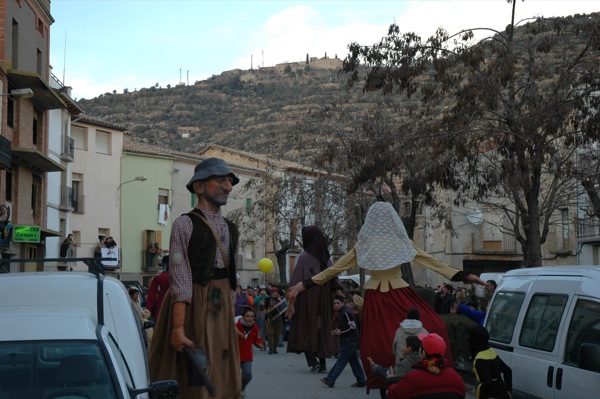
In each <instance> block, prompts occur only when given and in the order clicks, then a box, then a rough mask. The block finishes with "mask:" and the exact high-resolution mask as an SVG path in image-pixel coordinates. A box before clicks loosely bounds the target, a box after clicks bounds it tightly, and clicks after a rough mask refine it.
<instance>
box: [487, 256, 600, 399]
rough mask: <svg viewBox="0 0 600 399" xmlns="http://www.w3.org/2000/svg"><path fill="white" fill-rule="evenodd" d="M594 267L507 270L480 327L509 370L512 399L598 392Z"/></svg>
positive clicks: (598, 293) (597, 274)
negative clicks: (483, 328)
mask: <svg viewBox="0 0 600 399" xmlns="http://www.w3.org/2000/svg"><path fill="white" fill-rule="evenodd" d="M598 287H600V267H597V266H596V267H593V266H588V267H585V266H561V267H534V268H530V269H518V270H511V271H509V272H507V273H505V274H504V276H503V277H502V280H501V281H500V283H499V284H498V287H497V288H496V291H495V294H494V296H493V297H492V301H491V304H490V307H489V310H488V314H487V318H486V321H485V326H486V328H487V329H488V331H489V333H490V345H491V346H492V347H493V348H494V349H495V350H496V352H497V353H498V355H499V356H500V357H501V358H502V360H504V361H505V362H506V364H508V365H509V366H510V367H511V368H512V375H513V395H512V397H513V398H525V397H526V398H544V399H561V398H569V399H571V398H578V399H583V398H597V397H598V392H600V289H599V288H598Z"/></svg>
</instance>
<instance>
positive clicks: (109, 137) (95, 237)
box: [70, 115, 126, 272]
mask: <svg viewBox="0 0 600 399" xmlns="http://www.w3.org/2000/svg"><path fill="white" fill-rule="evenodd" d="M125 130H126V129H125V128H124V127H123V126H120V125H117V124H114V123H110V122H106V121H103V120H100V119H97V118H93V117H90V116H85V115H80V116H78V117H73V119H72V124H71V136H72V139H73V146H74V161H73V162H72V163H71V176H70V184H71V189H70V191H71V208H72V209H73V212H72V214H71V221H70V224H71V233H72V234H73V237H74V241H75V243H76V246H77V256H78V257H92V256H94V250H95V248H96V246H97V245H98V242H99V241H100V240H102V239H104V238H107V237H113V238H114V240H115V241H116V242H117V251H116V256H117V257H120V255H121V254H120V253H119V252H120V251H119V250H120V249H121V230H120V213H121V211H120V200H119V191H120V189H121V183H122V182H121V180H120V178H121V156H122V152H123V135H124V132H125ZM111 257H112V256H111ZM105 266H108V267H109V270H113V271H115V272H117V271H118V270H119V268H120V261H119V262H116V263H110V264H105ZM75 269H81V270H87V268H86V266H85V265H83V263H80V264H77V265H76V267H75Z"/></svg>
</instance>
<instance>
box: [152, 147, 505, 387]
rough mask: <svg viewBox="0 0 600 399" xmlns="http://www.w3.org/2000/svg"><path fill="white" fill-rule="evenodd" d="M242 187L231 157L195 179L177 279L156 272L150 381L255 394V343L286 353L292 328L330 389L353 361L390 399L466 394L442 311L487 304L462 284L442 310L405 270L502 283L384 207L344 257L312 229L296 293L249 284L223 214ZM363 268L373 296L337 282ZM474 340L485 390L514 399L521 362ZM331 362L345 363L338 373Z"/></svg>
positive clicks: (364, 379)
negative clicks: (514, 376) (419, 240)
mask: <svg viewBox="0 0 600 399" xmlns="http://www.w3.org/2000/svg"><path fill="white" fill-rule="evenodd" d="M237 183H239V178H238V177H237V176H236V175H235V174H234V173H233V172H232V171H231V169H229V167H228V166H227V164H226V163H225V162H224V161H223V160H222V159H219V158H209V159H206V160H204V161H202V162H200V163H199V164H198V165H196V168H195V170H194V175H193V176H192V178H191V179H190V181H189V183H188V184H187V185H186V187H187V189H188V190H189V191H190V192H191V193H193V194H195V195H196V197H197V200H198V201H197V205H196V206H195V207H194V208H193V209H192V210H191V211H190V212H189V213H187V214H184V215H181V216H179V217H178V218H177V219H176V220H175V221H174V223H173V227H172V232H171V237H170V243H169V249H170V257H169V258H168V261H167V267H166V269H167V270H165V272H164V273H168V274H167V276H166V277H164V276H163V277H162V278H161V279H163V280H164V279H167V280H168V283H169V284H168V285H166V286H160V284H159V282H160V281H161V279H159V277H161V275H162V274H161V275H159V276H158V277H156V278H155V280H156V284H155V285H156V287H159V286H160V288H157V290H158V291H159V293H160V295H162V297H160V299H159V296H160V295H157V296H156V300H155V302H153V303H154V304H155V305H154V306H155V315H154V316H155V322H156V324H155V329H154V330H155V331H154V336H153V339H152V341H151V344H150V347H149V369H150V377H151V381H157V380H164V379H174V380H177V382H178V385H179V388H180V397H181V398H184V399H185V398H208V397H217V398H224V399H225V398H226V399H231V398H234V399H236V398H244V397H245V392H246V388H247V386H248V383H249V382H250V380H251V379H252V362H253V350H254V348H255V347H256V348H258V349H259V350H267V347H268V350H269V354H270V355H276V354H278V353H279V352H278V350H279V348H281V347H282V346H283V335H284V334H285V326H286V325H287V324H289V326H290V327H289V335H288V345H287V351H288V352H290V353H297V354H303V355H304V356H305V358H306V362H307V366H308V367H309V370H310V371H311V372H315V373H322V374H325V375H324V376H323V377H322V378H321V379H320V380H321V382H322V383H323V384H325V385H327V386H328V387H330V388H334V386H335V383H336V380H337V378H338V377H339V375H340V374H341V373H342V371H343V370H344V368H345V367H346V366H347V365H348V364H350V368H351V370H352V373H353V375H354V377H355V382H354V383H353V384H352V387H357V388H364V387H366V389H367V392H369V391H370V390H379V392H380V395H381V397H382V398H387V397H390V398H414V397H425V396H427V395H434V396H435V395H437V396H436V397H438V396H439V397H447V398H454V397H456V398H463V397H464V396H465V384H464V382H463V380H462V379H461V377H460V375H458V374H457V373H456V372H455V371H454V369H453V359H452V352H451V350H450V345H449V342H450V340H449V338H448V332H447V330H446V325H445V323H444V322H443V321H442V320H441V318H440V317H439V314H443V313H455V314H456V313H463V314H466V315H468V316H469V317H475V315H473V314H471V315H469V312H468V311H466V310H465V309H470V310H472V311H473V312H480V313H483V314H484V315H485V309H483V310H482V309H480V308H479V304H476V303H472V302H471V301H469V298H470V295H469V293H468V292H466V290H463V289H462V288H461V289H458V290H454V288H453V287H452V285H451V284H445V285H443V286H440V287H439V295H436V303H435V306H433V307H432V306H431V305H430V304H429V303H427V302H426V301H425V300H424V299H423V298H422V297H421V296H420V295H419V294H418V293H416V291H415V290H414V289H413V288H412V287H411V286H410V285H409V284H407V282H406V281H404V280H403V279H402V273H401V265H403V264H406V263H408V262H416V263H418V264H420V265H422V266H424V267H426V268H428V269H429V270H432V271H434V272H436V273H438V274H440V275H441V276H443V277H444V278H446V279H447V280H449V281H452V282H465V283H476V284H480V285H484V286H487V287H488V289H489V290H490V291H491V290H493V289H494V288H495V283H494V282H493V281H488V282H484V281H482V280H481V279H480V278H479V277H477V276H476V275H474V274H471V273H469V272H467V271H463V270H460V269H457V268H455V267H453V266H451V265H449V264H446V263H444V262H441V261H440V260H438V259H435V258H434V257H432V256H431V255H429V254H427V253H426V252H424V251H422V250H420V249H419V248H417V247H415V246H414V244H413V243H412V241H411V240H410V239H409V238H408V234H407V233H406V230H405V228H404V225H403V223H402V221H401V220H400V218H399V216H398V214H397V212H396V211H395V210H394V209H393V207H392V206H391V204H388V203H385V202H376V203H374V204H373V205H372V206H371V207H370V208H369V211H368V213H367V216H366V219H365V222H364V224H363V226H362V228H361V229H360V232H359V234H358V239H357V242H356V244H355V246H354V247H353V248H352V249H351V250H350V251H348V253H346V254H345V255H344V256H342V257H341V258H340V259H339V260H338V261H337V262H335V263H333V262H332V260H331V257H330V254H329V252H328V250H327V244H326V240H325V237H324V234H323V232H322V231H321V229H320V228H319V227H318V226H306V227H304V228H303V230H302V246H303V252H302V253H301V255H300V256H299V257H298V258H297V262H296V265H295V268H294V271H293V273H292V276H291V279H290V280H291V281H290V287H289V288H288V289H287V291H285V290H284V289H283V288H284V287H277V286H271V285H265V286H262V285H261V286H258V287H246V286H240V285H238V283H237V273H236V264H235V261H236V256H235V254H236V251H237V247H238V243H239V232H238V229H237V226H236V225H235V224H234V223H233V222H231V221H230V220H228V219H226V218H225V217H223V215H222V213H221V207H222V206H223V205H225V204H226V203H227V200H228V197H229V194H230V193H231V191H232V189H233V186H235V185H236V184H237ZM354 267H359V268H362V269H365V270H368V271H369V272H370V279H369V281H368V282H367V283H366V285H365V287H364V298H363V297H361V296H358V295H354V296H349V295H347V294H344V293H343V291H342V287H341V285H339V282H338V281H337V276H338V275H339V274H340V273H341V272H343V271H346V270H349V269H351V268H354ZM153 284H154V281H153ZM156 305H158V306H156ZM474 320H475V318H474ZM479 322H480V321H479ZM363 326H367V327H366V328H362V327H363ZM477 326H478V327H480V328H483V330H485V328H484V327H482V326H481V324H478V325H477ZM469 344H470V348H471V351H472V356H473V359H474V360H475V372H476V376H477V378H478V379H479V381H480V385H479V387H478V390H477V397H478V398H488V397H502V398H504V397H510V390H511V374H510V368H508V367H506V365H505V364H504V363H503V362H502V360H501V359H500V358H499V357H498V356H497V354H495V352H494V351H493V350H492V349H490V348H489V345H487V338H486V336H485V333H483V332H482V331H481V329H479V330H473V331H472V332H471V331H470V341H469ZM190 351H196V352H199V353H200V356H201V358H202V361H201V362H197V363H190V360H189V357H188V355H187V354H188V353H190ZM328 358H329V359H333V358H335V359H336V360H335V363H334V364H333V366H331V368H330V369H329V371H328V370H327V365H326V359H328ZM198 364H199V365H200V366H198ZM194 368H195V371H196V372H199V373H201V374H202V375H204V376H206V377H207V378H208V380H210V382H211V384H210V385H211V386H210V389H209V387H208V386H207V384H205V383H198V381H196V379H195V378H193V375H194V374H193V373H192V372H191V371H190V370H192V369H194ZM427 397H429V396H427Z"/></svg>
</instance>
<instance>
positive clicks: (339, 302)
mask: <svg viewBox="0 0 600 399" xmlns="http://www.w3.org/2000/svg"><path fill="white" fill-rule="evenodd" d="M333 309H334V310H335V312H336V319H335V324H336V328H335V329H334V330H333V331H331V334H333V335H338V336H339V337H340V342H341V344H342V345H341V348H340V352H339V353H338V358H337V361H336V362H335V364H334V365H333V367H332V368H331V370H329V373H328V374H327V376H326V377H325V378H321V382H322V383H323V384H325V385H327V386H328V387H329V388H333V386H334V385H335V380H337V378H338V377H339V376H340V374H341V373H342V371H343V370H344V368H346V365H347V364H348V363H350V367H351V368H352V374H354V377H356V382H355V383H354V384H352V387H353V388H359V387H364V386H365V385H366V383H367V377H366V376H365V371H364V370H363V367H362V364H361V363H360V357H359V356H358V343H359V341H360V334H359V332H358V328H357V326H356V319H355V317H354V313H353V312H352V309H350V307H348V305H346V300H345V298H344V297H343V296H341V295H336V296H335V299H334V300H333Z"/></svg>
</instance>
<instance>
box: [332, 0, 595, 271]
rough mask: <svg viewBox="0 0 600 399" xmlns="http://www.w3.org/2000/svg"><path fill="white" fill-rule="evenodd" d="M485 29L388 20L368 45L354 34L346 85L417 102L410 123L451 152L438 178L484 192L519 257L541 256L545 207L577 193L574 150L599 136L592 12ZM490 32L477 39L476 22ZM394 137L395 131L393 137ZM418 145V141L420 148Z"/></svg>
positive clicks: (437, 148)
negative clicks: (452, 30)
mask: <svg viewBox="0 0 600 399" xmlns="http://www.w3.org/2000/svg"><path fill="white" fill-rule="evenodd" d="M508 2H509V3H511V5H512V17H511V20H510V23H509V24H508V25H507V27H506V29H505V30H504V31H495V30H493V29H488V28H478V29H472V30H464V31H461V32H458V33H456V34H454V35H449V34H448V33H447V32H446V31H445V30H443V29H439V30H438V31H437V32H436V33H435V34H434V35H433V36H431V37H429V38H428V39H426V40H422V39H421V37H419V36H418V35H416V34H414V33H407V34H401V33H400V28H399V27H398V26H397V25H395V24H393V25H391V26H390V29H389V32H388V35H387V36H386V37H384V38H383V39H382V40H381V41H380V42H379V43H377V44H375V45H373V46H366V47H365V46H361V45H359V44H356V43H353V44H351V45H350V46H349V55H348V57H347V58H346V59H345V60H344V71H345V72H346V73H348V74H349V79H348V82H349V85H350V86H352V85H354V84H356V83H357V82H359V81H361V78H362V76H363V71H364V68H363V66H364V65H366V66H367V67H368V70H367V71H366V74H365V79H364V81H363V82H364V90H365V91H382V92H383V93H384V94H390V95H391V94H393V95H403V96H405V97H407V98H410V99H413V100H418V101H419V102H420V103H421V105H420V107H419V110H418V111H417V112H415V113H414V114H413V115H412V116H413V117H415V118H416V121H415V122H413V124H412V126H413V127H414V129H415V131H414V134H415V135H416V136H418V137H420V138H421V140H420V141H418V142H420V143H423V142H424V140H426V142H427V145H428V146H429V147H430V148H431V151H432V153H434V154H440V156H445V155H447V154H452V157H453V159H452V160H449V159H447V160H448V162H447V163H445V165H446V166H448V167H450V166H451V174H452V175H453V177H454V179H449V180H444V179H436V181H435V183H436V184H439V185H440V187H443V188H450V189H452V190H453V191H454V192H455V193H456V197H455V202H456V203H464V202H466V201H477V202H487V203H488V204H489V205H490V206H493V207H497V208H498V210H499V211H500V212H502V213H503V214H504V215H505V218H506V220H507V221H508V225H509V227H508V228H509V230H510V232H511V233H512V234H514V236H515V237H516V239H517V240H518V242H519V243H520V245H521V248H522V250H523V254H524V264H525V266H527V267H530V266H539V265H541V264H542V251H541V246H542V245H543V244H544V243H545V242H546V238H547V235H548V232H549V226H550V224H551V223H552V217H553V216H552V215H553V213H554V212H555V211H556V210H557V209H558V208H559V207H562V206H565V205H568V204H569V202H570V201H571V200H572V195H574V187H575V184H574V180H573V179H574V177H575V173H574V172H575V167H574V166H575V165H574V160H575V157H574V155H575V151H576V149H578V148H581V147H583V146H586V145H588V144H589V143H590V142H593V141H596V140H598V138H599V136H600V134H599V129H598V128H597V125H596V127H595V128H592V127H591V125H590V123H589V121H590V120H592V119H593V116H592V115H590V114H589V112H588V113H587V114H586V110H585V107H584V106H583V104H586V103H589V101H590V99H589V98H590V95H591V94H592V93H594V92H595V91H597V90H598V87H599V86H598V78H599V75H600V71H599V69H598V67H597V62H598V56H599V50H600V32H599V31H598V29H599V25H598V24H599V23H600V15H599V14H593V15H592V16H591V17H589V18H587V17H586V18H583V17H582V18H578V17H567V18H555V19H552V20H545V19H543V18H540V19H537V20H535V21H534V22H530V23H528V24H526V25H524V26H523V27H520V28H519V29H517V26H519V25H520V24H521V23H523V22H525V21H520V22H519V23H515V21H514V10H515V6H516V3H517V2H516V1H514V0H510V1H508ZM476 30H486V31H488V32H490V33H491V34H492V36H490V37H487V38H485V39H483V40H480V41H478V42H476V43H473V37H474V35H473V32H474V31H476ZM397 138H401V137H399V136H391V137H389V138H388V140H389V141H393V140H396V139H397ZM419 148H420V149H422V148H423V146H420V147H419Z"/></svg>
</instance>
